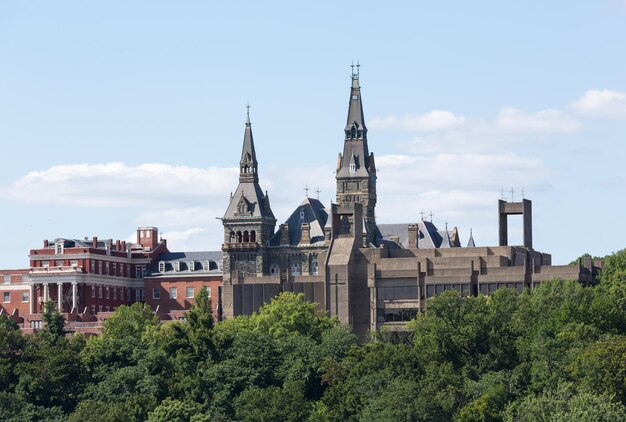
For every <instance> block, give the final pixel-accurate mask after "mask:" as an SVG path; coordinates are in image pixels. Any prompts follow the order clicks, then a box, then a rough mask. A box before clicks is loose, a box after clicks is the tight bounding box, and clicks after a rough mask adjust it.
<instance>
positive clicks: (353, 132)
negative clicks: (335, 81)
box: [345, 61, 367, 139]
mask: <svg viewBox="0 0 626 422" xmlns="http://www.w3.org/2000/svg"><path fill="white" fill-rule="evenodd" d="M351 67H352V74H351V76H350V77H351V78H352V87H351V89H350V102H349V103H348V119H347V121H346V128H345V132H346V139H367V127H365V117H364V116H363V104H362V103H361V85H360V84H359V70H360V67H361V65H360V64H359V62H358V61H357V64H356V65H355V64H354V63H353V64H352V65H351ZM355 67H356V71H355V70H354V68H355Z"/></svg>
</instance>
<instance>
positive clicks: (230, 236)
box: [228, 232, 236, 243]
mask: <svg viewBox="0 0 626 422" xmlns="http://www.w3.org/2000/svg"><path fill="white" fill-rule="evenodd" d="M235 239H236V237H235V232H230V234H229V235H228V241H229V242H230V243H233V242H235Z"/></svg>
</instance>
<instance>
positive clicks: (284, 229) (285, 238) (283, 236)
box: [280, 224, 289, 245]
mask: <svg viewBox="0 0 626 422" xmlns="http://www.w3.org/2000/svg"><path fill="white" fill-rule="evenodd" d="M280 244H281V245H289V225H288V224H281V225H280Z"/></svg>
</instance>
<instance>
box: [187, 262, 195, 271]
mask: <svg viewBox="0 0 626 422" xmlns="http://www.w3.org/2000/svg"><path fill="white" fill-rule="evenodd" d="M187 269H188V270H189V271H195V270H196V261H187Z"/></svg>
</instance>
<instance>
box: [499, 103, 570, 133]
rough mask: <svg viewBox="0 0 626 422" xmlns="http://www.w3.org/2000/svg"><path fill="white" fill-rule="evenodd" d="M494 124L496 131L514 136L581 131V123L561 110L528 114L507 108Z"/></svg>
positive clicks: (501, 111)
mask: <svg viewBox="0 0 626 422" xmlns="http://www.w3.org/2000/svg"><path fill="white" fill-rule="evenodd" d="M494 123H495V128H496V129H499V130H500V131H502V132H504V133H514V134H527V133H528V134H550V133H574V132H576V131H578V129H580V123H578V122H577V121H576V120H574V119H573V118H571V117H570V116H568V115H567V114H565V113H563V112H562V111H559V110H542V111H537V112H534V113H527V112H525V111H522V110H518V109H515V108H512V107H505V108H503V109H502V110H500V113H499V114H498V117H497V118H496V120H495V122H494Z"/></svg>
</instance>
